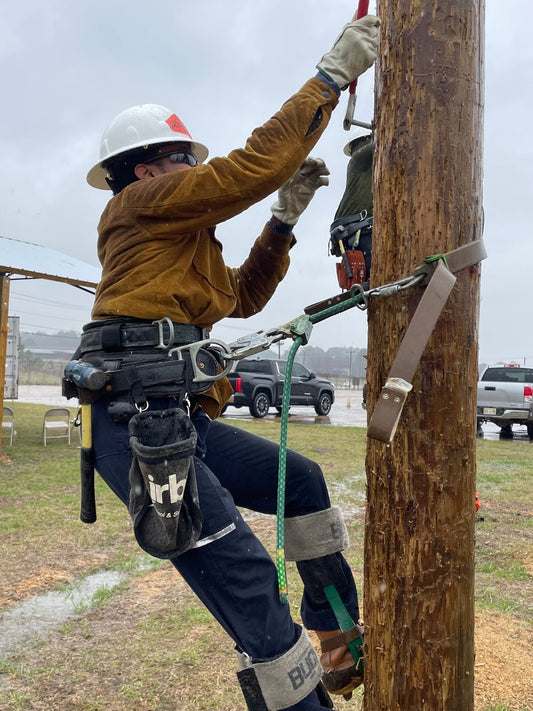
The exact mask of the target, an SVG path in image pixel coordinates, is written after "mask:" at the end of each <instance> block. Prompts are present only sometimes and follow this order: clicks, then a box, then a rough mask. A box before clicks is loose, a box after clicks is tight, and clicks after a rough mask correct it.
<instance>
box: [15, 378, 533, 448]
mask: <svg viewBox="0 0 533 711" xmlns="http://www.w3.org/2000/svg"><path fill="white" fill-rule="evenodd" d="M18 390H19V392H18V395H19V397H18V400H19V402H32V403H36V404H39V405H63V406H64V405H67V407H71V408H76V407H77V405H78V402H77V400H76V399H72V400H66V399H65V398H64V397H63V396H62V395H61V388H60V387H59V386H53V385H19V388H18ZM362 400H363V391H362V390H347V389H343V388H337V389H336V391H335V402H334V403H333V405H332V408H331V412H330V413H329V415H328V416H327V417H320V416H318V415H317V414H316V413H315V410H314V408H313V407H301V406H299V407H291V409H290V410H289V422H297V423H299V424H304V425H341V426H352V427H366V425H367V419H366V417H367V414H366V411H365V410H363V408H362V405H361V403H362ZM223 419H224V420H228V421H231V420H251V419H253V418H252V416H251V415H250V412H249V410H248V408H247V407H240V408H237V407H233V406H231V405H230V406H229V407H228V409H227V410H226V412H225V413H224V415H223ZM264 420H265V421H267V422H268V421H270V422H275V421H276V420H279V415H278V413H277V412H276V410H275V409H274V408H272V409H271V410H270V412H269V414H268V415H267V416H266V417H265V418H264ZM482 430H483V439H489V440H499V439H501V440H502V441H503V440H504V438H503V437H500V428H499V427H497V426H496V425H493V424H492V423H491V422H488V423H486V424H484V425H483V427H482ZM513 440H514V441H517V442H525V443H529V442H530V440H529V437H528V434H527V430H526V428H525V427H520V426H519V425H514V427H513Z"/></svg>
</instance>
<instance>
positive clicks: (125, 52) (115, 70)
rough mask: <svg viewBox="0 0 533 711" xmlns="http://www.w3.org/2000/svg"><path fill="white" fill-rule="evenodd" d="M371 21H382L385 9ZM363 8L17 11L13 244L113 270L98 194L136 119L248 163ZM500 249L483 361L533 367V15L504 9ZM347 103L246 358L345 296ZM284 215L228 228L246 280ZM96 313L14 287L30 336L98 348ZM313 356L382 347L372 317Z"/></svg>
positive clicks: (10, 26)
mask: <svg viewBox="0 0 533 711" xmlns="http://www.w3.org/2000/svg"><path fill="white" fill-rule="evenodd" d="M370 7H371V10H372V9H373V7H375V5H374V3H371V4H370ZM354 10H355V3H354V4H353V5H352V4H350V3H347V2H345V1H344V0H291V1H290V2H287V0H284V1H283V2H281V1H280V0H268V2H267V1H266V0H253V1H252V2H251V1H250V0H226V1H225V2H220V0H198V1H197V2H195V3H185V2H179V1H177V0H173V1H172V2H170V1H168V0H154V1H153V2H146V0H105V1H104V0H90V2H65V1H63V2H61V1H60V0H48V1H47V2H46V3H43V2H41V1H37V0H23V1H22V2H18V3H9V5H7V6H5V7H4V12H3V26H4V30H3V33H2V43H1V44H0V62H1V74H0V76H1V77H2V84H3V87H2V99H3V102H2V103H3V107H4V108H3V110H2V113H1V116H0V126H1V131H0V142H1V147H0V155H1V160H0V185H1V190H0V203H1V206H0V235H2V236H4V237H11V238H14V239H18V240H23V241H26V242H33V243H36V244H39V245H43V246H46V247H51V248H53V249H56V250H59V251H61V252H64V253H66V254H68V255H70V256H72V257H75V258H77V259H80V260H82V261H85V262H88V263H90V264H92V265H95V266H97V265H98V260H97V257H96V225H97V222H98V219H99V216H100V213H101V211H102V210H103V208H104V206H105V204H106V202H107V200H108V199H109V196H110V193H107V192H105V191H99V190H95V189H94V188H90V187H89V186H88V185H87V183H86V181H85V176H86V173H87V171H88V169H89V168H90V167H91V166H92V165H93V164H94V163H95V162H96V160H97V155H98V147H99V143H100V138H101V135H102V132H103V130H104V129H105V127H106V126H107V124H108V123H109V122H110V120H111V119H112V118H113V117H114V116H115V115H116V114H117V113H119V112H120V111H122V110H123V109H125V108H127V107H129V106H132V105H134V104H139V103H159V104H163V105H166V106H168V107H169V108H171V109H172V110H173V111H175V112H176V113H177V114H178V115H179V116H180V117H181V119H182V120H183V121H184V123H185V124H186V125H187V127H188V129H189V131H190V132H191V134H192V135H193V137H194V138H196V139H197V140H199V141H201V142H202V143H205V144H207V145H208V147H209V149H210V153H211V156H214V155H226V154H227V153H228V152H229V151H230V150H232V149H233V148H236V147H239V146H242V145H243V144H244V142H245V140H246V138H247V137H248V135H249V134H250V132H251V131H252V130H253V128H254V127H255V126H257V125H260V124H261V123H263V122H264V121H265V120H266V119H267V118H269V117H270V116H271V115H272V114H273V113H274V112H275V111H277V109H278V108H279V107H280V106H281V104H282V103H283V102H284V101H285V100H286V99H287V98H288V97H289V96H290V95H291V94H292V93H293V92H294V91H296V90H297V89H298V88H299V87H300V86H301V85H302V84H303V83H304V81H306V80H307V79H308V78H309V77H310V76H312V75H313V74H314V73H315V71H316V70H315V65H316V63H317V61H318V60H319V59H320V57H321V56H322V54H323V53H324V52H325V51H327V50H328V49H329V48H330V47H331V44H332V42H333V41H334V39H335V37H336V36H337V34H338V32H339V31H340V29H341V27H342V26H343V24H344V23H345V22H347V21H348V20H349V19H350V18H351V16H352V15H353V13H354ZM486 15H487V24H486V95H485V155H484V166H485V171H484V172H485V180H484V205H485V235H484V238H485V242H486V245H487V250H488V253H489V258H488V259H487V260H486V261H485V262H484V264H483V269H482V306H481V331H480V360H481V361H484V362H495V361H497V360H517V361H519V362H521V363H524V362H527V364H528V365H530V364H532V363H533V329H532V326H531V320H530V316H528V315H527V314H528V313H529V311H528V305H529V304H530V303H531V296H530V294H531V281H532V278H531V271H532V266H533V246H532V244H531V238H530V233H531V222H532V220H531V207H532V205H533V177H532V174H531V165H532V153H533V149H532V140H531V123H532V112H533V82H532V80H531V67H532V66H533V43H532V42H531V27H532V26H533V3H530V2H526V1H525V0H521V1H520V0H508V2H506V3H504V4H502V3H496V2H495V0H486ZM346 101H347V96H346V94H344V95H343V96H342V99H341V102H340V105H339V107H338V108H337V110H336V111H335V113H334V115H333V118H332V120H331V123H330V125H329V126H328V128H327V129H326V132H325V134H324V136H323V137H322V138H321V140H320V142H319V143H318V145H317V147H316V148H315V149H314V150H313V153H312V155H317V156H321V157H322V158H324V159H325V161H326V163H327V164H328V167H329V169H330V171H331V177H330V186H329V187H328V188H322V189H321V190H320V191H319V192H318V193H317V195H316V197H315V199H314V200H313V202H312V203H311V206H310V208H309V209H308V211H307V212H306V213H305V214H304V216H303V217H302V218H301V220H300V222H299V224H298V226H297V229H296V230H295V231H296V234H297V238H298V244H297V246H296V247H295V248H294V249H293V251H292V253H291V257H292V264H291V269H290V271H289V274H288V276H287V277H286V279H285V281H284V283H283V284H282V285H281V286H280V287H279V288H278V290H277V292H276V294H275V296H274V297H273V299H272V301H271V302H270V304H269V305H268V306H267V307H266V308H265V309H264V311H263V312H262V314H259V315H258V316H256V317H254V318H253V319H249V320H248V321H247V322H244V321H234V320H225V321H224V322H223V323H222V324H221V325H219V326H217V327H216V328H215V331H214V334H213V335H214V336H216V337H219V338H222V339H224V340H227V341H230V340H233V339H234V338H237V337H238V336H241V335H244V334H245V333H248V332H251V331H255V330H259V329H262V328H269V327H271V326H275V325H279V324H281V323H284V322H286V321H288V320H289V319H290V318H292V317H294V316H297V315H298V314H300V313H302V312H303V308H304V306H306V305H307V304H310V303H314V302H315V301H318V300H320V299H323V298H325V297H327V296H330V295H332V294H335V293H337V292H338V284H337V280H336V276H335V261H336V260H335V259H334V258H333V257H329V256H328V254H327V242H328V237H329V225H330V223H331V222H332V220H333V216H334V213H335V210H336V208H337V205H338V203H339V200H340V198H341V196H342V193H343V192H344V188H345V175H346V165H347V160H348V159H347V157H346V156H345V155H344V154H343V151H342V149H343V147H344V145H345V144H346V142H347V141H348V140H349V138H350V135H351V134H349V133H347V132H346V131H344V129H343V127H342V120H343V118H344V114H345V111H346ZM372 106H373V73H372V71H370V72H368V73H367V74H366V75H365V76H364V77H363V78H361V79H360V81H359V87H358V103H357V110H356V117H357V118H359V119H360V120H364V121H370V120H371V118H372V111H373V109H372ZM272 202H273V198H269V199H267V200H265V201H263V202H262V203H260V204H258V205H256V206H254V207H253V208H251V209H250V210H248V211H247V212H246V213H244V214H243V215H240V216H239V217H237V218H235V219H233V220H231V221H230V222H228V223H225V224H223V225H221V226H220V227H219V229H218V232H217V234H218V237H219V239H221V240H222V242H223V243H224V254H225V256H226V261H227V262H228V264H230V265H231V266H238V265H239V264H240V263H241V262H242V261H243V260H244V258H245V257H246V255H247V253H248V250H249V246H250V245H251V243H252V241H253V240H254V239H255V237H256V236H257V235H258V234H259V232H260V231H261V229H262V227H263V224H264V222H265V221H266V220H267V219H268V218H269V216H270V210H269V207H270V204H271V203H272ZM91 303H92V298H91V296H90V295H86V294H83V293H79V292H78V291H77V290H75V289H74V288H73V287H70V286H67V285H53V284H50V283H46V282H43V281H39V282H33V283H30V282H27V281H26V282H22V281H12V283H11V300H10V314H11V315H18V316H20V317H21V327H22V329H23V330H32V331H36V330H43V331H45V332H52V331H56V330H58V329H74V330H76V331H80V330H81V327H82V325H83V324H84V323H85V322H87V321H88V320H89V319H90V308H91ZM311 345H315V346H320V347H322V348H328V347H330V346H354V347H366V315H365V314H363V313H362V312H360V311H359V310H357V309H354V310H352V311H350V312H348V313H346V314H344V315H341V316H337V317H333V318H331V319H329V320H328V321H327V322H324V323H322V324H319V325H317V326H315V328H314V330H313V334H312V338H311Z"/></svg>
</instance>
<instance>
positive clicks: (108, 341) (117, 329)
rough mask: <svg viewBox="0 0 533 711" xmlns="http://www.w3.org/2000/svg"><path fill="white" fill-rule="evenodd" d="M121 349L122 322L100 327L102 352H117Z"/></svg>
mask: <svg viewBox="0 0 533 711" xmlns="http://www.w3.org/2000/svg"><path fill="white" fill-rule="evenodd" d="M121 348H122V322H118V323H106V324H104V325H103V326H102V350H103V351H119V350H120V349H121Z"/></svg>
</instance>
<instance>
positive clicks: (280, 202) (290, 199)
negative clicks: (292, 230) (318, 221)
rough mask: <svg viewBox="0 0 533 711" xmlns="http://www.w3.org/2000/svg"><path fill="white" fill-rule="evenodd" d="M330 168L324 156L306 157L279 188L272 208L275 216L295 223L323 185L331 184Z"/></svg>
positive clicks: (289, 223) (289, 222)
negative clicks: (329, 177) (323, 158)
mask: <svg viewBox="0 0 533 711" xmlns="http://www.w3.org/2000/svg"><path fill="white" fill-rule="evenodd" d="M327 175H329V170H328V169H327V168H326V164H325V163H324V161H323V160H322V158H306V159H305V160H304V162H303V163H302V165H301V166H300V167H299V168H298V170H297V171H296V173H294V175H293V176H292V177H291V178H289V179H288V180H287V182H286V183H284V184H283V185H282V186H281V188H280V189H279V190H278V199H277V201H276V202H275V203H274V204H273V205H272V207H271V208H270V209H271V210H272V214H273V215H274V217H277V218H278V220H281V221H282V222H285V223H286V224H287V225H295V224H296V223H297V222H298V220H299V218H300V215H301V214H302V212H303V211H304V210H305V208H306V207H307V206H308V205H309V203H310V202H311V199H312V197H313V195H314V194H315V192H316V191H317V190H318V188H319V187H320V186H321V185H329V179H328V178H327V177H326V176H327Z"/></svg>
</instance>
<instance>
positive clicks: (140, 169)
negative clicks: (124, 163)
mask: <svg viewBox="0 0 533 711" xmlns="http://www.w3.org/2000/svg"><path fill="white" fill-rule="evenodd" d="M133 172H134V173H135V177H136V178H138V179H139V180H148V178H153V177H154V175H155V173H154V172H153V171H152V167H151V166H150V165H146V164H145V163H137V165H136V166H135V168H134V169H133Z"/></svg>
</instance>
